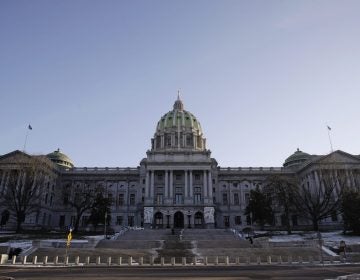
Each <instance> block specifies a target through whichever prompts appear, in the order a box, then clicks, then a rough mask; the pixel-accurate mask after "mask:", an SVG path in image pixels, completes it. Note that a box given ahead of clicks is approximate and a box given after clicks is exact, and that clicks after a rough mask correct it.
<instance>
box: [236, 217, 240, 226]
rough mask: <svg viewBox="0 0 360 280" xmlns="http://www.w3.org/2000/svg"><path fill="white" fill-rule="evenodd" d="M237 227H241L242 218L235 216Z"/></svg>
mask: <svg viewBox="0 0 360 280" xmlns="http://www.w3.org/2000/svg"><path fill="white" fill-rule="evenodd" d="M235 225H241V216H235Z"/></svg>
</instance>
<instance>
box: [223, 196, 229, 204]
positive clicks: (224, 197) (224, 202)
mask: <svg viewBox="0 0 360 280" xmlns="http://www.w3.org/2000/svg"><path fill="white" fill-rule="evenodd" d="M223 204H224V205H225V204H228V197H227V193H223Z"/></svg>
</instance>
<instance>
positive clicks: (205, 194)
mask: <svg viewBox="0 0 360 280" xmlns="http://www.w3.org/2000/svg"><path fill="white" fill-rule="evenodd" d="M203 185H204V188H203V189H204V199H205V200H207V197H208V192H207V171H206V170H204V178H203Z"/></svg>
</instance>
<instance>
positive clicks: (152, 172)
mask: <svg viewBox="0 0 360 280" xmlns="http://www.w3.org/2000/svg"><path fill="white" fill-rule="evenodd" d="M154 173H155V172H154V171H151V179H150V198H151V199H152V200H153V199H154Z"/></svg>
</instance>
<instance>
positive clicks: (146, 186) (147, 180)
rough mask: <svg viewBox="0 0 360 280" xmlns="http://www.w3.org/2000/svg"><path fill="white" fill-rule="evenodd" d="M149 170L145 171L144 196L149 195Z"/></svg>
mask: <svg viewBox="0 0 360 280" xmlns="http://www.w3.org/2000/svg"><path fill="white" fill-rule="evenodd" d="M149 178H150V176H149V171H146V178H145V198H149V197H150V180H149Z"/></svg>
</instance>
